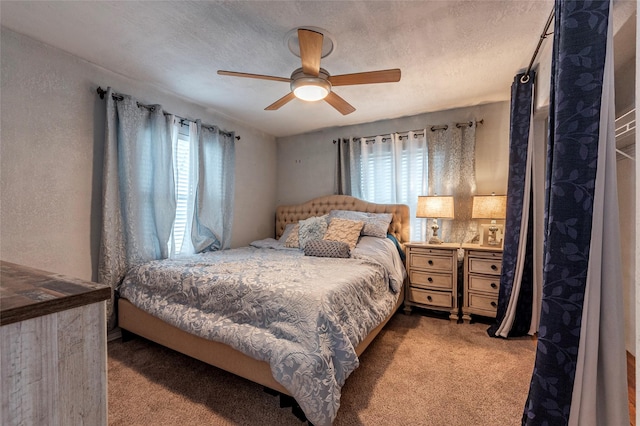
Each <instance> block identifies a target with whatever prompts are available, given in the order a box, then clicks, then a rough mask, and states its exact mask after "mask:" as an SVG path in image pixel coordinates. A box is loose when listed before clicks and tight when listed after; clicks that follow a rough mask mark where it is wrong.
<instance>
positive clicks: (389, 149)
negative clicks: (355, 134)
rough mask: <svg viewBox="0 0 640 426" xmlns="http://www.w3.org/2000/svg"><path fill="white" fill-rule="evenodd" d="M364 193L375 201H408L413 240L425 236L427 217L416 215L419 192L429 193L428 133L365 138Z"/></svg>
mask: <svg viewBox="0 0 640 426" xmlns="http://www.w3.org/2000/svg"><path fill="white" fill-rule="evenodd" d="M361 144H362V145H361V156H360V162H359V168H360V194H361V195H362V198H363V199H365V200H367V201H371V202H374V203H382V204H390V203H400V204H407V205H408V206H409V208H410V211H411V212H410V215H411V240H412V241H423V240H424V239H425V235H426V234H425V230H426V224H425V221H424V219H421V218H416V217H415V211H416V206H417V201H418V196H419V195H426V194H427V188H428V186H427V175H428V174H427V146H426V139H425V137H424V134H419V133H418V134H415V137H414V133H413V132H410V133H409V134H407V135H398V134H394V135H390V136H384V137H382V136H379V137H376V138H374V139H369V140H362V141H361Z"/></svg>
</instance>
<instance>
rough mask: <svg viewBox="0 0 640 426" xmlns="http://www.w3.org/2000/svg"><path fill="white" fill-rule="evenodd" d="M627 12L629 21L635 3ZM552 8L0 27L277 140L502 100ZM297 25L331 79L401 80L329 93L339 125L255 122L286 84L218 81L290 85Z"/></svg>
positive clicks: (513, 4)
mask: <svg viewBox="0 0 640 426" xmlns="http://www.w3.org/2000/svg"><path fill="white" fill-rule="evenodd" d="M621 3H623V2H621ZM627 3H630V4H631V5H632V6H633V10H635V2H634V1H631V0H629V1H627ZM552 7H553V1H552V0H534V1H521V0H503V1H477V0H476V1H472V0H465V1H454V0H449V1H375V2H374V1H349V2H347V1H344V2H337V1H336V2H329V1H243V2H240V1H226V2H220V1H215V2H214V1H210V2H183V1H163V2H146V1H129V2H121V1H106V2H105V1H74V2H66V1H65V2H62V1H43V2H27V1H16V2H12V1H2V2H0V23H1V24H2V25H3V26H5V27H7V28H9V29H11V30H13V31H16V32H18V33H21V34H24V35H27V36H29V37H32V38H34V39H36V40H40V41H42V42H45V43H47V44H49V45H52V46H55V47H57V48H60V49H62V50H64V51H66V52H69V53H71V54H73V55H76V56H79V57H81V58H83V59H85V60H87V61H89V62H92V63H94V64H97V65H100V66H102V67H104V68H106V69H109V70H111V71H114V72H117V73H118V74H121V75H124V76H127V77H129V78H132V79H134V80H139V81H147V82H150V83H152V84H154V85H155V86H157V87H159V88H161V89H163V90H166V91H169V92H173V93H175V94H176V95H178V96H180V97H182V98H185V99H188V100H191V101H193V102H195V103H197V104H200V105H202V106H204V107H206V108H210V109H212V110H215V111H216V112H218V113H221V114H223V115H225V116H228V117H230V118H232V119H235V120H238V121H241V122H243V123H246V124H248V125H250V126H252V127H255V128H257V129H260V130H262V131H264V132H266V133H269V134H272V135H274V136H287V135H292V134H299V133H304V132H308V131H313V130H317V129H321V128H326V127H333V126H343V125H350V124H357V123H364V122H370V121H376V120H381V119H386V118H396V117H401V116H407V115H414V114H418V113H423V112H429V111H438V110H444V109H449V108H455V107H463V106H470V105H477V104H482V103H487V102H494V101H500V100H506V99H508V98H509V87H510V84H511V80H512V79H513V76H514V75H515V73H517V72H518V71H519V70H522V69H524V68H526V66H527V65H528V63H529V60H530V59H531V55H532V53H533V51H534V49H535V47H536V45H537V43H538V39H539V36H540V32H541V31H542V29H543V27H544V24H545V21H546V19H547V17H548V15H549V13H550V12H551V9H552ZM625 7H626V9H629V10H631V9H630V6H628V5H626V6H625ZM300 26H316V27H321V28H324V29H326V30H328V31H329V33H331V34H332V35H333V37H334V38H335V42H336V45H335V48H334V51H333V52H332V53H331V54H330V55H329V56H328V57H326V58H323V59H322V67H323V68H326V69H327V70H328V71H329V72H330V73H331V74H332V75H337V74H347V73H354V72H362V71H372V70H378V69H387V68H400V69H401V70H402V79H401V81H400V82H398V83H385V84H374V85H359V86H347V87H337V88H335V91H336V93H337V94H339V95H340V96H342V97H343V98H344V99H345V100H347V101H348V102H349V103H351V104H352V105H353V106H354V107H355V108H356V111H355V112H354V113H352V114H350V115H347V116H342V115H341V114H340V113H338V112H337V111H336V110H334V109H333V108H332V107H330V106H329V105H328V104H326V103H325V102H315V103H305V102H303V101H300V100H293V101H292V102H290V103H288V104H287V105H285V106H284V107H282V108H281V109H280V110H278V111H264V108H265V107H266V106H267V105H269V104H271V103H272V102H274V101H275V100H276V99H279V98H280V97H282V96H283V95H285V94H286V93H287V92H288V91H289V87H288V84H287V83H283V82H275V81H265V80H252V79H245V78H234V77H226V76H219V75H217V74H216V70H218V69H225V70H232V71H241V72H248V73H255V74H268V75H274V76H281V77H289V76H290V75H291V72H292V71H293V70H294V69H295V68H298V67H299V66H300V59H299V58H297V57H296V56H294V55H293V54H292V53H291V52H290V51H289V49H288V48H287V46H286V44H285V35H286V34H287V32H289V31H290V30H291V29H293V28H296V27H300ZM116 89H117V88H116Z"/></svg>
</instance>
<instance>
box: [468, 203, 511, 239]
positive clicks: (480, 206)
mask: <svg viewBox="0 0 640 426" xmlns="http://www.w3.org/2000/svg"><path fill="white" fill-rule="evenodd" d="M471 217H472V218H473V219H491V224H490V225H489V238H488V239H487V240H488V241H487V244H486V245H489V246H498V245H500V244H501V241H498V239H497V238H496V232H497V231H498V229H500V228H499V227H498V225H497V224H496V219H504V218H505V217H507V196H506V195H495V194H491V195H476V196H475V197H473V208H472V211H471Z"/></svg>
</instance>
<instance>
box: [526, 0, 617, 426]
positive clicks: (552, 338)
mask: <svg viewBox="0 0 640 426" xmlns="http://www.w3.org/2000/svg"><path fill="white" fill-rule="evenodd" d="M610 6H611V5H610V1H609V0H605V1H565V0H556V3H555V30H554V46H553V62H552V71H551V74H552V77H551V79H552V80H551V104H550V134H549V143H548V151H547V191H546V192H547V194H546V208H545V210H546V212H545V213H546V214H545V231H544V232H545V243H544V256H545V257H544V271H543V289H542V305H541V307H542V312H541V316H540V328H539V335H538V343H537V353H536V361H535V366H534V371H533V377H532V380H531V385H530V390H529V396H528V399H527V402H526V405H525V409H524V414H523V419H522V424H526V425H545V424H548V425H556V424H558V425H566V424H569V425H628V424H629V412H628V402H627V384H626V361H625V351H624V339H623V332H622V329H623V318H622V300H621V299H622V280H621V277H620V272H619V270H620V267H619V259H620V258H619V255H618V254H619V251H620V237H619V231H618V229H619V228H618V218H617V195H616V182H615V175H616V172H615V136H614V128H613V122H614V119H613V88H612V86H613V78H612V77H613V64H612V50H613V49H612V31H611V24H610ZM605 224H606V226H605Z"/></svg>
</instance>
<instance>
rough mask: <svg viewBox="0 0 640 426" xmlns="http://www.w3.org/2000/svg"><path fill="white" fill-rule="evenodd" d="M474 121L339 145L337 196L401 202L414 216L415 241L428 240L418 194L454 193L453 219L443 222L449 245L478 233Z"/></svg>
mask: <svg viewBox="0 0 640 426" xmlns="http://www.w3.org/2000/svg"><path fill="white" fill-rule="evenodd" d="M475 130H476V123H475V122H470V123H463V124H460V123H450V124H448V125H446V126H442V127H440V128H435V127H434V128H433V129H432V128H427V129H423V130H416V131H410V132H402V133H393V134H388V135H381V136H375V137H369V138H352V139H346V140H341V141H338V145H339V148H338V164H337V167H338V173H337V177H338V178H337V184H338V188H337V192H338V193H343V194H347V195H353V196H354V197H358V198H361V199H363V200H367V201H371V202H374V203H401V204H406V205H408V206H409V208H410V211H411V212H412V213H411V240H412V241H424V240H425V239H426V232H427V228H428V224H427V222H426V220H425V219H423V218H416V217H415V212H416V207H417V203H418V196H420V195H453V196H454V200H455V220H442V221H441V224H440V227H441V228H442V230H443V232H442V237H443V240H444V241H447V242H468V241H470V240H471V239H473V237H474V236H475V235H476V234H477V229H478V227H477V223H476V222H475V221H473V220H471V205H472V200H473V195H475V193H476V177H475V137H476V132H475Z"/></svg>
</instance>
